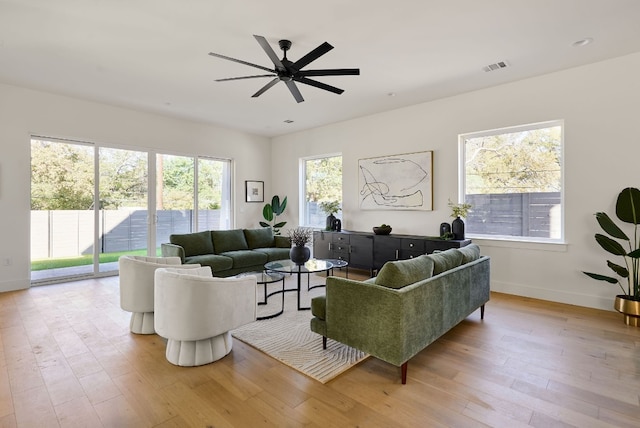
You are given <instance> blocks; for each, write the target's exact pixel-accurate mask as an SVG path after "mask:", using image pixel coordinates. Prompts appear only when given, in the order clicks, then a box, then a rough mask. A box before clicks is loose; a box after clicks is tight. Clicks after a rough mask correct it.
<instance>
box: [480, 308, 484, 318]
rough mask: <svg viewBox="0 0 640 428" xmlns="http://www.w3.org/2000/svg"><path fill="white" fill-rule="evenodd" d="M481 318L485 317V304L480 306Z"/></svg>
mask: <svg viewBox="0 0 640 428" xmlns="http://www.w3.org/2000/svg"><path fill="white" fill-rule="evenodd" d="M480 319H481V320H483V319H484V305H482V306H480Z"/></svg>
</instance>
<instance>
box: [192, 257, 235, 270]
mask: <svg viewBox="0 0 640 428" xmlns="http://www.w3.org/2000/svg"><path fill="white" fill-rule="evenodd" d="M184 261H185V263H188V264H191V263H198V264H199V265H201V266H209V267H211V270H212V271H213V274H214V275H215V274H216V272H221V271H225V270H227V269H231V268H232V267H233V259H231V258H230V257H225V256H219V255H217V254H200V255H197V256H191V257H185V259H184Z"/></svg>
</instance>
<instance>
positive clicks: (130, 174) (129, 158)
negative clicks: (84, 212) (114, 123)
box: [97, 147, 150, 272]
mask: <svg viewBox="0 0 640 428" xmlns="http://www.w3.org/2000/svg"><path fill="white" fill-rule="evenodd" d="M98 154H99V156H98V163H99V167H98V169H99V174H98V180H99V186H98V196H99V205H98V216H97V219H98V225H97V227H98V236H97V242H98V245H99V246H98V259H99V263H98V270H99V271H100V272H113V271H117V270H118V262H117V260H112V259H113V258H115V257H108V259H109V260H106V258H105V256H104V255H107V254H113V255H114V256H116V255H117V256H118V257H119V256H120V255H122V254H135V255H147V241H148V235H149V233H148V230H149V226H148V225H149V216H150V213H149V210H148V208H147V205H148V182H149V174H148V169H149V168H148V158H149V156H148V154H147V153H146V152H138V151H133V150H122V149H112V148H106V147H101V148H100V150H99V152H98ZM100 256H102V259H103V260H100Z"/></svg>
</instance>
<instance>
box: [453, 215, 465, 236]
mask: <svg viewBox="0 0 640 428" xmlns="http://www.w3.org/2000/svg"><path fill="white" fill-rule="evenodd" d="M451 232H452V233H453V239H459V240H462V239H464V221H462V219H461V218H460V217H456V218H455V219H453V222H452V223H451Z"/></svg>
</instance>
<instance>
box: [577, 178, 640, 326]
mask: <svg viewBox="0 0 640 428" xmlns="http://www.w3.org/2000/svg"><path fill="white" fill-rule="evenodd" d="M616 217H618V219H619V220H620V221H622V222H624V223H629V224H633V239H631V238H629V237H628V236H627V234H626V233H625V232H624V231H622V229H620V227H618V225H616V224H615V223H614V222H613V220H612V219H611V218H610V217H609V216H608V215H607V213H604V212H598V213H596V220H597V221H598V224H600V227H602V230H604V232H605V233H606V234H607V235H609V236H606V235H603V234H601V233H596V234H595V238H596V242H597V243H598V244H599V245H600V246H601V247H602V248H603V249H604V250H605V251H607V252H608V253H611V254H613V255H615V256H620V257H622V258H623V259H624V266H622V265H619V264H616V263H613V262H612V261H610V260H607V266H609V268H610V269H611V270H612V271H613V272H614V273H615V274H616V275H617V276H618V277H622V278H626V289H625V287H624V286H623V285H622V283H621V282H620V279H619V278H618V277H611V276H606V275H600V274H597V273H592V272H584V273H585V274H586V275H588V276H590V277H591V278H593V279H597V280H599V281H606V282H608V283H610V284H618V286H620V289H621V290H622V293H623V294H619V295H617V296H616V300H615V304H614V307H615V309H616V310H617V311H618V312H621V313H623V314H624V320H625V323H626V324H627V325H633V326H636V327H639V326H640V281H639V275H640V237H639V236H638V232H639V231H638V223H640V190H638V189H636V188H635V187H627V188H626V189H623V190H622V192H620V194H619V195H618V199H617V201H616ZM613 238H616V239H619V240H622V241H626V246H628V251H627V249H625V246H624V245H623V244H621V243H620V242H618V241H616V240H615V239H613Z"/></svg>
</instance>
